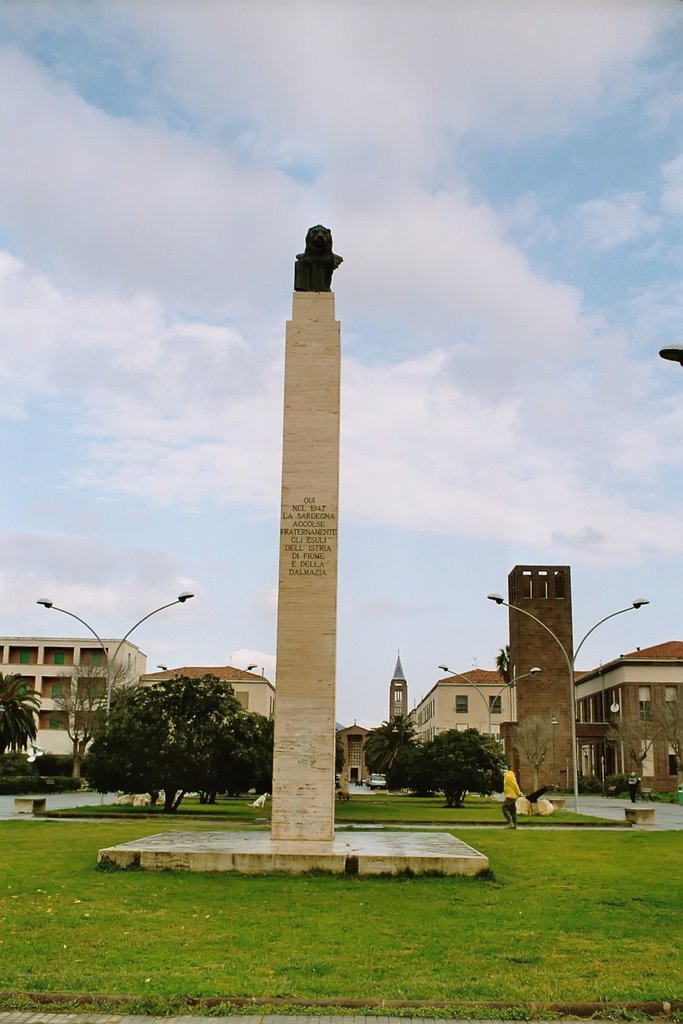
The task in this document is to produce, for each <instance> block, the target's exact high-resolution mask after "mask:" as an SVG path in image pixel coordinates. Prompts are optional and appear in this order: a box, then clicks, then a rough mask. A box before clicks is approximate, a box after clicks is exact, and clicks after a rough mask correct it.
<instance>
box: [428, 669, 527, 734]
mask: <svg viewBox="0 0 683 1024" xmlns="http://www.w3.org/2000/svg"><path fill="white" fill-rule="evenodd" d="M439 668H440V669H441V671H442V672H448V673H449V674H450V675H452V676H457V677H458V679H463V680H464V681H465V683H466V684H467V685H468V686H471V687H472V688H473V689H474V690H476V691H477V693H478V694H479V696H480V697H481V699H482V700H483V701H484V703H485V704H487V705H488V707H487V710H488V716H489V736H490V735H491V712H492V710H493V703H494V702H495V700H496V699H497V698H498V697H500V695H501V693H502V692H503V690H511V689H512V687H513V686H515V684H516V683H517V680H518V679H524V678H526V676H535V675H536V673H537V672H540V671H541V669H540V668H530V669H529V671H528V672H524V674H523V675H521V676H515V678H514V679H511V680H510V682H509V683H505V684H504V685H503V686H501V688H500V690H499V691H498V693H496V694H494V697H493V701H492V700H491V699H490V694H486V693H484V692H483V690H481V689H480V688H479V687H478V686H477V684H476V683H473V682H472V680H471V679H468V678H467V676H463V675H462V674H461V673H460V672H454V671H453V669H452V668H449V667H448V665H439Z"/></svg>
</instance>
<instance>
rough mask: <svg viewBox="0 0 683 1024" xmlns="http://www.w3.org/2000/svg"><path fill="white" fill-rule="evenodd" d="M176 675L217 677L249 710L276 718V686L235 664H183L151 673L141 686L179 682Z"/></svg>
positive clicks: (143, 677) (263, 677) (146, 674)
mask: <svg viewBox="0 0 683 1024" xmlns="http://www.w3.org/2000/svg"><path fill="white" fill-rule="evenodd" d="M176 676H188V677H189V678H190V679H201V677H202V676H216V678H217V679H220V680H222V681H223V682H227V683H230V684H231V686H232V688H233V690H234V691H235V697H236V698H237V700H238V701H239V702H240V704H241V705H242V707H243V708H244V710H245V711H254V712H256V714H257V715H263V717H264V718H272V717H273V714H274V711H275V687H274V686H273V684H272V683H271V682H269V680H268V679H266V677H265V676H262V675H258V674H257V673H256V672H248V671H247V670H246V669H241V668H233V667H232V665H218V666H202V665H183V666H182V667H181V668H173V669H164V670H163V671H161V672H147V673H145V674H144V675H143V676H142V677H141V679H140V683H141V684H142V685H143V686H145V685H150V686H151V685H152V684H153V683H159V682H161V681H162V680H164V679H175V677H176Z"/></svg>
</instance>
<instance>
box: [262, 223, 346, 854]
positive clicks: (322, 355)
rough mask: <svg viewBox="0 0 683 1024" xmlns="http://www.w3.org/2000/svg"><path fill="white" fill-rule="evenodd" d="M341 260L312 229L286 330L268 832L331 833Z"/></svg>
mask: <svg viewBox="0 0 683 1024" xmlns="http://www.w3.org/2000/svg"><path fill="white" fill-rule="evenodd" d="M339 263H341V258H340V257H339V256H335V255H334V254H333V252H332V236H331V233H330V231H329V230H328V229H327V228H323V227H322V226H321V225H317V226H316V227H314V228H311V229H310V230H309V232H308V234H307V236H306V252H305V253H302V254H301V255H300V256H297V263H296V268H295V278H294V287H295V291H294V299H293V309H292V319H291V320H290V321H288V322H287V330H286V339H285V397H284V427H283V453H282V501H281V513H280V573H279V592H278V626H277V671H276V702H275V747H274V754H273V794H272V798H273V803H272V817H271V836H272V838H273V840H298V841H309V842H315V841H317V842H320V841H329V840H331V839H332V838H333V836H334V795H335V794H334V761H335V679H336V634H337V524H338V496H339V391H340V366H341V354H340V329H339V323H338V322H337V321H336V320H335V310H334V293H333V292H332V291H331V290H330V283H331V279H332V272H333V271H334V269H335V268H336V267H337V266H338V265H339Z"/></svg>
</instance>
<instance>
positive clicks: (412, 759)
mask: <svg viewBox="0 0 683 1024" xmlns="http://www.w3.org/2000/svg"><path fill="white" fill-rule="evenodd" d="M428 746H429V744H426V743H409V744H408V745H407V746H405V747H401V749H400V750H399V752H398V754H397V755H396V759H395V760H394V763H393V764H392V766H391V768H390V769H389V771H388V772H387V786H388V787H389V789H410V790H412V792H413V793H414V794H415V795H416V796H430V795H431V794H432V793H433V792H434V790H433V785H434V776H433V772H432V771H431V767H430V765H429V763H428V758H427V756H426V755H427V752H428Z"/></svg>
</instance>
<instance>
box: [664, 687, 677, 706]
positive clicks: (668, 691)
mask: <svg viewBox="0 0 683 1024" xmlns="http://www.w3.org/2000/svg"><path fill="white" fill-rule="evenodd" d="M664 700H665V701H666V703H667V704H675V703H676V701H677V700H678V687H677V686H665V687H664Z"/></svg>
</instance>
